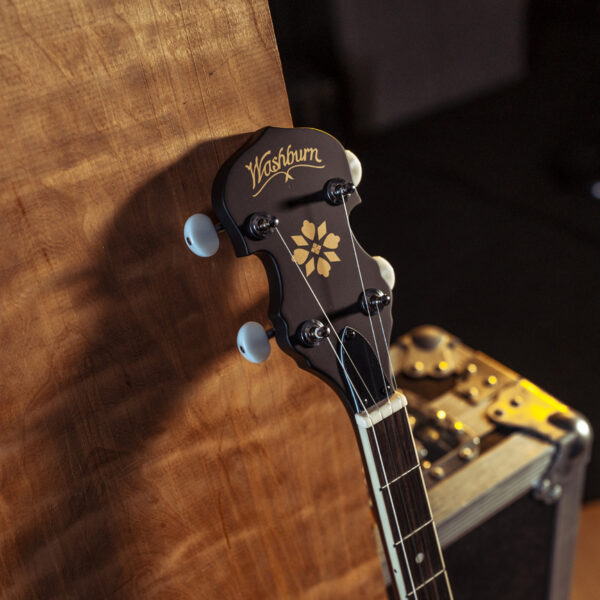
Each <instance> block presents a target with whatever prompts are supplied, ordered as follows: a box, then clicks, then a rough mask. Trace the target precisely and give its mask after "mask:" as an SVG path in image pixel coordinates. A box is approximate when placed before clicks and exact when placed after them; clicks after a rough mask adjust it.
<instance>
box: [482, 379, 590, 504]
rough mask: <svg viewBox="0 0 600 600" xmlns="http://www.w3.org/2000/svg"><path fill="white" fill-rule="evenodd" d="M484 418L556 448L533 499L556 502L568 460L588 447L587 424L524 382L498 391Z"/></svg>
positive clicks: (588, 429) (548, 502)
mask: <svg viewBox="0 0 600 600" xmlns="http://www.w3.org/2000/svg"><path fill="white" fill-rule="evenodd" d="M487 416H488V417H489V418H490V419H491V420H492V421H493V422H494V423H496V424H497V425H501V426H504V427H511V428H515V429H519V430H523V431H526V432H529V433H531V434H532V435H535V436H537V437H541V438H543V439H545V440H547V441H549V442H551V443H552V444H554V445H555V447H556V453H555V456H554V460H553V461H552V463H551V465H550V467H549V468H548V471H547V472H546V473H545V474H544V476H543V477H542V478H541V480H540V481H539V482H538V484H537V486H536V488H535V489H534V496H535V497H536V498H537V499H539V500H542V501H543V502H545V503H546V504H553V503H554V502H556V501H557V500H558V499H559V498H560V496H561V495H562V484H561V481H562V479H563V478H564V475H565V473H567V472H568V469H569V463H570V461H571V460H572V459H573V458H575V457H576V456H579V454H581V452H583V451H584V450H585V449H586V448H589V445H590V441H591V435H592V433H591V429H590V426H589V423H588V421H587V420H586V419H585V418H584V417H583V416H581V415H579V414H578V413H576V412H575V411H573V410H571V409H570V408H569V407H568V406H566V405H565V404H563V403H562V402H559V401H558V400H557V399H556V398H554V397H552V396H551V395H550V394H548V393H546V392H544V391H543V390H542V389H540V388H539V387H538V386H536V385H534V384H533V383H531V381H528V380H527V379H521V380H520V381H518V382H516V383H514V384H513V385H511V386H508V387H506V388H504V389H503V390H501V391H500V392H499V393H498V397H497V399H496V400H495V401H494V402H492V403H491V404H490V405H489V407H488V409H487Z"/></svg>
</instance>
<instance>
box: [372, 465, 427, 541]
mask: <svg viewBox="0 0 600 600" xmlns="http://www.w3.org/2000/svg"><path fill="white" fill-rule="evenodd" d="M420 466H421V465H415V466H414V467H411V468H410V469H408V471H404V473H401V474H400V475H398V477H396V478H395V479H392V481H388V482H387V483H386V484H385V485H382V486H381V487H380V488H379V489H380V490H382V489H383V488H386V487H389V486H390V485H392V484H393V483H396V481H400V479H402V478H403V477H404V476H406V475H408V474H409V473H410V472H411V471H414V470H415V469H418V468H419V467H420ZM405 537H406V536H405Z"/></svg>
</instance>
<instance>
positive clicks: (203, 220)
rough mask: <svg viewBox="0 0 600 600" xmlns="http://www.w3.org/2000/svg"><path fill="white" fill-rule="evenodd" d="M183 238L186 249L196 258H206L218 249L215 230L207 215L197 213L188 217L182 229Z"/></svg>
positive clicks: (217, 237)
mask: <svg viewBox="0 0 600 600" xmlns="http://www.w3.org/2000/svg"><path fill="white" fill-rule="evenodd" d="M183 237H184V238H185V243H186V244H187V246H188V248H189V249H190V250H191V251H192V252H193V253H194V254H197V255H198V256H202V257H205V258H206V257H208V256H212V255H213V254H214V253H215V252H216V251H217V250H218V249H219V236H218V234H217V229H216V227H215V225H214V223H213V222H212V221H211V220H210V218H209V217H208V216H207V215H203V214H201V213H197V214H195V215H192V216H191V217H189V218H188V220H187V221H186V222H185V225H184V227H183Z"/></svg>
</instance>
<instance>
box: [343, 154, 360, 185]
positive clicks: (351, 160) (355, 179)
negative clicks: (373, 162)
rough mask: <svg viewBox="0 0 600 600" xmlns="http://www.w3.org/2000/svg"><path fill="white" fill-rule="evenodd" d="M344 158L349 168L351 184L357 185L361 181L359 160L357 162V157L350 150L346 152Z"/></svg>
mask: <svg viewBox="0 0 600 600" xmlns="http://www.w3.org/2000/svg"><path fill="white" fill-rule="evenodd" d="M346 158H347V159H348V166H349V167H350V175H351V177H352V183H353V184H354V185H358V184H359V183H360V180H361V179H362V165H361V164H360V160H358V156H356V154H354V152H351V151H350V150H346Z"/></svg>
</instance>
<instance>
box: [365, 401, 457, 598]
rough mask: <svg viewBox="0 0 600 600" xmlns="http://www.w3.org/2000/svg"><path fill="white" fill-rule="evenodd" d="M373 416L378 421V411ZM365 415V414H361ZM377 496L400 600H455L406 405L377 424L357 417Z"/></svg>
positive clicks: (373, 487)
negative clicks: (414, 599)
mask: <svg viewBox="0 0 600 600" xmlns="http://www.w3.org/2000/svg"><path fill="white" fill-rule="evenodd" d="M369 413H370V414H371V415H372V416H373V419H372V420H373V421H376V418H377V415H378V411H377V409H371V410H370V411H369ZM362 414H363V415H364V414H365V413H362ZM357 422H358V430H359V438H360V440H361V443H362V445H363V453H364V455H365V462H366V464H367V469H368V471H369V475H370V479H371V486H372V490H373V496H374V498H375V502H376V504H377V508H378V511H379V518H380V526H381V530H382V534H383V539H384V542H385V546H386V551H387V554H388V559H389V564H390V567H391V570H392V577H393V579H394V580H395V582H396V587H397V591H398V594H399V595H400V598H407V599H411V600H412V599H413V598H416V599H419V600H449V599H451V598H452V593H451V591H450V585H449V582H448V576H447V573H446V569H445V566H444V560H443V558H442V553H441V549H440V545H439V541H438V537H437V532H436V529H435V523H434V522H433V516H432V513H431V508H430V506H429V501H428V498H427V491H426V488H425V483H424V480H423V476H422V474H421V467H420V463H419V460H418V457H417V454H416V451H415V446H414V442H413V439H412V432H411V429H410V424H409V422H408V414H407V411H406V409H405V408H404V407H402V408H399V409H398V410H397V411H396V412H394V413H393V414H391V415H390V416H388V417H386V418H384V419H383V420H379V421H378V422H373V423H370V422H367V423H365V419H357Z"/></svg>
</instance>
